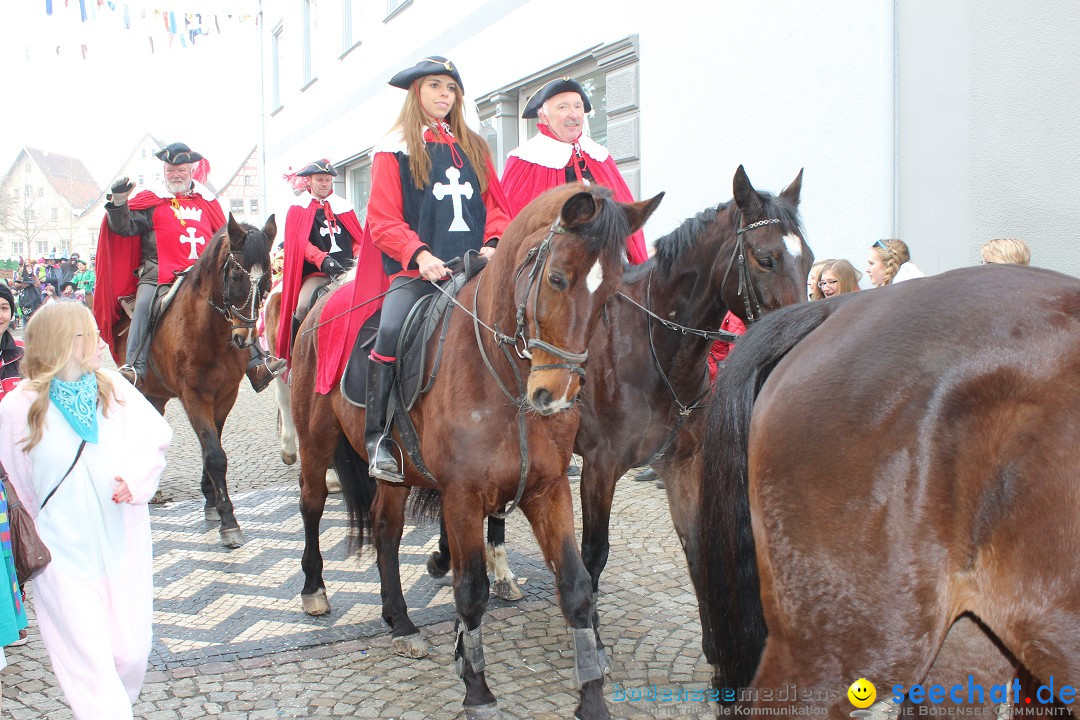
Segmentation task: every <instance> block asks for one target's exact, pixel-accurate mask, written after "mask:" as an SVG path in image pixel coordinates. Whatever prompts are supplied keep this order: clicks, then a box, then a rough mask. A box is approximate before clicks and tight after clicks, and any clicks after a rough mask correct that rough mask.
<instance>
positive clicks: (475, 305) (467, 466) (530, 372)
mask: <svg viewBox="0 0 1080 720" xmlns="http://www.w3.org/2000/svg"><path fill="white" fill-rule="evenodd" d="M659 201H660V197H657V198H654V199H653V200H650V201H647V202H641V203H635V204H621V203H617V202H615V201H614V200H612V199H611V197H610V192H609V191H607V190H606V189H604V188H600V187H597V186H592V187H589V188H587V189H583V186H580V185H573V186H565V187H561V188H558V189H555V190H552V191H550V192H548V193H546V194H545V195H543V196H541V197H540V198H538V199H537V200H535V201H533V202H532V203H531V204H530V205H529V206H527V207H526V208H525V209H524V210H523V211H522V212H521V214H520V215H519V216H518V217H517V218H515V220H514V221H513V222H512V223H511V224H510V226H509V227H508V228H507V231H506V233H505V234H504V236H503V238H502V239H501V241H500V243H499V248H498V251H497V252H496V253H495V255H494V257H493V258H492V259H491V260H490V261H489V262H488V264H487V267H486V268H485V269H484V270H483V272H481V273H480V274H479V275H477V276H476V277H474V278H473V279H472V280H470V281H469V282H468V283H466V284H465V286H464V287H463V289H462V290H461V292H460V293H459V294H458V296H457V297H458V301H459V302H460V303H461V305H462V306H463V307H461V308H458V309H456V310H455V311H454V314H453V315H452V317H451V320H450V323H449V327H448V330H447V332H446V339H445V345H444V348H443V351H442V367H441V369H440V370H439V373H438V376H437V377H436V380H435V382H434V383H433V384H432V387H431V389H430V391H428V392H427V393H426V394H423V395H421V396H420V399H419V400H418V401H417V404H416V406H415V407H414V409H413V410H412V412H411V417H412V421H413V423H414V424H415V426H416V429H417V431H418V434H419V437H420V451H421V457H422V461H423V464H424V465H425V466H426V469H427V472H424V471H423V470H421V469H420V468H418V467H417V466H416V465H414V464H413V462H412V459H411V458H410V457H409V456H406V458H405V460H406V462H405V466H404V468H403V469H404V471H405V483H404V484H388V483H385V482H380V483H379V485H378V493H377V495H376V497H375V499H374V503H373V505H372V506H371V513H372V516H373V519H372V527H373V536H374V537H373V539H374V543H375V546H376V550H377V553H378V563H379V569H380V575H381V577H382V582H383V599H384V605H383V616H384V618H385V619H386V620H387V622H388V623H390V625H391V628H392V633H393V636H394V638H395V641H398V640H403V641H405V642H407V640H406V638H415V639H416V640H419V631H418V630H417V629H416V627H415V626H414V625H413V624H412V622H411V621H410V620H409V619H408V616H407V614H406V613H405V608H404V605H403V604H402V605H401V607H396V606H394V605H393V604H392V602H391V601H392V600H393V598H394V596H395V594H396V596H397V597H400V596H401V592H400V584H399V581H398V579H397V560H398V558H397V553H398V543H399V542H400V539H401V533H402V525H403V517H404V504H405V501H406V498H407V497H408V494H409V490H410V488H411V487H418V488H423V489H427V490H438V491H439V493H440V494H441V500H442V508H443V511H444V515H445V519H446V524H447V531H448V538H449V541H450V546H451V549H452V553H453V558H454V560H453V570H454V601H455V606H456V609H457V614H458V618H459V622H458V631H457V632H458V640H457V643H456V652H455V655H456V658H457V669H458V672H459V674H460V675H461V677H462V680H463V681H464V683H465V688H466V694H465V701H464V705H465V712H466V717H468V718H474V719H477V720H479V719H487V718H497V717H499V713H498V710H497V708H496V705H495V696H494V695H493V694H492V693H491V690H490V689H489V688H488V685H487V681H486V679H485V673H484V667H485V661H484V652H483V642H482V638H481V631H480V620H481V618H482V616H483V613H484V610H485V607H486V605H487V599H488V583H487V574H486V566H485V557H484V537H483V521H484V518H485V517H486V516H487V515H489V514H491V513H494V512H495V511H496V510H497V509H498V508H500V507H502V506H503V505H505V504H508V503H512V502H517V501H518V500H519V506H520V508H521V510H522V511H523V512H524V513H525V515H526V517H527V518H528V520H529V522H530V524H531V525H532V528H533V532H534V533H535V535H536V537H537V540H538V541H539V544H540V548H541V550H542V552H543V554H544V558H545V560H546V562H547V564H548V566H549V567H550V568H551V569H552V571H553V572H554V574H555V577H556V584H557V587H558V589H559V594H558V595H559V597H558V599H559V605H560V607H561V609H562V611H563V614H564V616H565V617H566V619H567V622H568V623H569V625H570V626H571V630H572V635H573V640H574V651H575V653H574V654H575V663H574V668H575V672H574V677H575V681H576V683H577V685H578V687H579V688H580V691H581V701H580V705H579V707H578V710H577V715H578V717H580V718H582V719H583V720H595V719H597V718H609V717H610V715H609V713H608V710H607V706H606V704H605V702H604V698H603V673H602V672H601V670H600V660H599V655H598V652H597V648H596V643H595V632H594V630H593V627H592V621H591V617H590V595H591V593H590V583H589V577H588V573H587V572H586V571H585V568H584V566H583V564H582V562H581V555H580V553H579V551H578V547H577V542H576V538H575V532H574V515H573V507H572V503H571V495H570V488H569V484H568V482H567V478H566V468H567V465H568V464H569V460H570V453H571V449H572V447H573V438H574V435H575V434H576V432H577V425H578V413H577V409H576V407H577V406H576V404H575V401H576V397H577V395H578V392H579V390H580V387H581V383H582V381H583V376H584V368H583V365H584V363H585V360H586V357H587V353H586V352H585V350H586V342H587V339H588V337H589V335H590V334H591V332H592V330H593V327H594V326H595V324H596V322H597V321H598V319H599V317H600V311H601V308H602V307H603V306H604V304H605V303H606V301H607V300H608V298H609V297H610V296H611V293H613V292H614V291H615V289H616V288H617V287H618V282H619V278H620V277H621V275H622V270H623V260H622V252H623V251H622V247H623V244H624V242H625V238H626V237H627V236H628V235H629V234H630V233H631V232H633V231H634V230H635V229H637V228H639V227H641V225H642V224H644V222H645V220H646V219H647V218H648V216H649V215H650V214H651V213H652V211H653V210H654V209H655V208H656V206H657V205H658V204H659ZM320 307H321V306H316V308H315V309H314V310H313V312H311V313H310V314H309V316H308V318H307V320H305V322H304V326H303V329H302V330H301V333H300V339H299V340H298V341H297V343H296V344H295V345H294V348H293V377H292V387H293V394H292V401H293V416H294V420H295V422H296V428H297V432H298V434H299V437H300V455H301V511H302V513H303V515H304V522H305V530H306V532H307V544H306V548H305V554H304V563H303V564H304V570H305V574H306V576H307V584H306V585H305V588H304V596H305V606H306V605H307V603H308V598H309V597H316V596H318V595H319V594H321V595H322V596H323V602H325V586H324V585H323V582H322V560H321V555H320V554H319V551H318V518H319V516H320V515H321V513H322V507H323V504H324V502H325V498H326V490H325V485H324V482H323V477H324V472H325V469H326V467H327V466H328V465H329V464H330V461H331V459H332V458H333V457H334V456H335V452H338V453H341V447H339V442H340V443H343V447H345V448H348V449H350V450H351V448H356V449H357V450H359V451H360V453H364V452H365V450H364V436H363V434H364V414H363V410H362V409H361V408H358V407H357V406H355V405H352V404H350V403H349V402H348V401H346V400H345V399H344V398H343V397H342V396H341V394H340V393H339V392H337V391H334V392H332V393H330V394H328V395H318V394H317V393H316V392H315V391H314V387H315V374H316V357H315V348H316V341H317V338H316V336H317V332H318V331H317V330H313V331H311V332H306V330H307V329H309V328H313V327H314V325H315V323H317V321H318V316H319V312H318V311H319V309H320ZM515 328H516V330H515ZM508 332H509V333H513V334H512V335H504V334H503V333H508ZM437 341H438V338H434V339H433V342H437ZM435 355H436V353H434V352H432V353H430V354H429V357H430V358H431V359H430V360H429V364H431V363H434V361H435ZM429 369H430V368H429ZM522 438H524V439H525V444H524V446H523V445H522V444H521V442H520V441H521V439H522ZM399 444H401V441H400V438H399ZM523 451H524V452H525V453H527V462H523ZM337 460H338V464H337V469H338V472H339V475H340V476H341V479H342V484H343V487H344V489H345V491H346V500H347V502H348V503H349V504H350V508H351V510H352V511H354V513H355V515H356V516H357V517H358V518H360V519H362V518H363V516H364V515H365V514H366V512H367V511H368V503H369V501H370V496H371V493H372V491H373V481H371V480H370V479H369V478H368V477H367V473H366V463H362V464H361V463H359V462H357V461H355V460H354V461H352V462H345V461H344V459H343V457H342V455H340V454H339V455H338V456H337ZM350 470H351V472H350ZM357 470H359V471H360V472H359V473H357V472H356V471H357ZM391 567H392V568H393V572H392V573H391V572H389V568H391ZM395 584H396V587H395ZM395 591H396V593H395Z"/></svg>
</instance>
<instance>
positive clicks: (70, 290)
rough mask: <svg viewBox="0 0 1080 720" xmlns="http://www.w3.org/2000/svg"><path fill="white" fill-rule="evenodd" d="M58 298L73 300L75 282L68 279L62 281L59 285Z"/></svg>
mask: <svg viewBox="0 0 1080 720" xmlns="http://www.w3.org/2000/svg"><path fill="white" fill-rule="evenodd" d="M60 299H61V300H74V299H75V283H73V282H71V281H70V280H69V281H68V282H66V283H63V284H62V285H61V286H60Z"/></svg>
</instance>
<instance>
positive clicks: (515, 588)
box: [494, 578, 525, 600]
mask: <svg viewBox="0 0 1080 720" xmlns="http://www.w3.org/2000/svg"><path fill="white" fill-rule="evenodd" d="M494 589H495V594H496V595H498V596H499V597H500V598H502V599H503V600H520V599H521V598H523V597H525V593H523V592H521V586H519V585H518V584H517V580H514V578H510V579H509V580H496V581H495V584H494Z"/></svg>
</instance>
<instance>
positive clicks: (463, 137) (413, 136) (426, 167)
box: [391, 75, 491, 193]
mask: <svg viewBox="0 0 1080 720" xmlns="http://www.w3.org/2000/svg"><path fill="white" fill-rule="evenodd" d="M427 77H430V75H425V76H424V77H422V78H419V79H417V80H416V81H415V82H413V84H412V85H410V86H409V89H408V90H407V91H406V95H405V104H404V105H402V106H401V112H400V113H399V114H398V119H397V122H396V123H394V127H393V129H392V130H391V132H393V130H399V131H401V134H402V136H403V137H404V138H405V147H406V148H407V149H408V151H409V172H410V173H411V174H412V179H413V185H415V186H416V189H417V190H423V189H424V188H425V187H427V184H428V179H429V176H430V175H431V156H429V155H428V154H427V150H426V149H425V148H424V129H425V128H427V127H431V126H432V124H433V123H432V120H431V118H429V117H428V116H427V115H426V114H425V113H424V110H423V108H422V107H420V83H422V82H424V79H425V78H427ZM454 98H455V99H454V104H453V105H452V106H451V107H450V112H449V113H448V114H447V116H446V118H445V121H446V124H447V125H449V126H450V132H452V133H453V134H454V138H455V139H456V140H457V143H458V145H460V146H461V149H462V150H464V151H465V157H467V158H469V164H470V165H472V168H473V170H474V171H475V172H476V177H477V178H478V179H479V180H480V192H481V193H483V192H486V191H487V186H488V176H487V160H488V158H489V157H490V155H491V153H490V151H489V150H488V144H487V143H486V142H484V138H482V137H480V136H479V135H477V134H476V133H475V132H473V131H472V130H471V129H470V128H469V126H468V124H467V123H466V122H465V111H464V109H463V103H464V102H465V96H464V95H463V94H462V92H461V86H460V85H458V84H457V83H455V87H454Z"/></svg>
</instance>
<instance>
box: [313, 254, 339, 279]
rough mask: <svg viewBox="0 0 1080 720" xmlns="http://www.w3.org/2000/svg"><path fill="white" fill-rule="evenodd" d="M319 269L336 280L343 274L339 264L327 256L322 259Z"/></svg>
mask: <svg viewBox="0 0 1080 720" xmlns="http://www.w3.org/2000/svg"><path fill="white" fill-rule="evenodd" d="M319 269H320V270H322V271H323V272H324V273H326V274H327V275H329V276H330V277H332V278H338V277H340V276H342V275H344V274H345V268H343V267H342V266H341V263H339V262H338V261H337V260H335V259H334V258H332V257H330V256H329V255H327V256H326V257H325V258H324V259H323V261H322V265H320V266H319Z"/></svg>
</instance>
